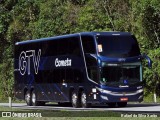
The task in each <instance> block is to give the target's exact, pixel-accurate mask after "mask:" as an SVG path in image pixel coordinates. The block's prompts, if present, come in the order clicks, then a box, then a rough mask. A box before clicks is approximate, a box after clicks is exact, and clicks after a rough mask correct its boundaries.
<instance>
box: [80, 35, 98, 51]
mask: <svg viewBox="0 0 160 120" xmlns="http://www.w3.org/2000/svg"><path fill="white" fill-rule="evenodd" d="M82 45H83V50H84V53H91V54H95V53H96V49H95V42H94V38H93V37H92V36H82Z"/></svg>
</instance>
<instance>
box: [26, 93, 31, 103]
mask: <svg viewBox="0 0 160 120" xmlns="http://www.w3.org/2000/svg"><path fill="white" fill-rule="evenodd" d="M25 100H26V102H27V103H29V101H30V94H29V93H27V94H26V95H25Z"/></svg>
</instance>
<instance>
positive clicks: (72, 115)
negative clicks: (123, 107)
mask: <svg viewBox="0 0 160 120" xmlns="http://www.w3.org/2000/svg"><path fill="white" fill-rule="evenodd" d="M0 111H12V112H13V111H14V112H19V113H23V112H24V113H26V112H41V113H42V116H43V115H45V116H52V117H42V118H32V117H30V118H23V119H25V120H106V119H110V120H159V118H153V117H151V118H149V117H148V118H146V117H140V118H132V117H126V118H125V117H121V113H118V112H108V111H87V112H85V111H53V110H52V111H51V110H50V111H42V110H32V111H30V110H22V109H15V108H8V107H2V106H0ZM0 114H1V112H0ZM129 114H130V113H129ZM0 116H1V115H0ZM81 116H83V117H81ZM0 119H1V117H0ZM3 119H4V120H14V119H16V120H17V119H19V120H20V119H22V118H14V117H11V118H3Z"/></svg>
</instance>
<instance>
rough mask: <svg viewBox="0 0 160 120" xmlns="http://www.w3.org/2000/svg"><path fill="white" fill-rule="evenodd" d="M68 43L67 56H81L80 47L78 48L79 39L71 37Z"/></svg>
mask: <svg viewBox="0 0 160 120" xmlns="http://www.w3.org/2000/svg"><path fill="white" fill-rule="evenodd" d="M68 42H69V46H68V54H70V55H75V56H80V55H81V47H80V41H79V37H71V38H69V40H68Z"/></svg>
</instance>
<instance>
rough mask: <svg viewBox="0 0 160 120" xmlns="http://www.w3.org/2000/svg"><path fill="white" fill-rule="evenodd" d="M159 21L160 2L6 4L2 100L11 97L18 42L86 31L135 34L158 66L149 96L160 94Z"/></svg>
mask: <svg viewBox="0 0 160 120" xmlns="http://www.w3.org/2000/svg"><path fill="white" fill-rule="evenodd" d="M159 20H160V4H159V0H119V1H118V0H1V1H0V80H1V81H0V99H2V98H5V97H7V96H9V95H12V90H13V51H14V44H15V42H17V41H23V40H27V39H36V38H42V37H50V36H55V35H62V34H69V33H75V32H82V31H128V32H131V33H133V34H134V35H135V36H136V37H137V39H138V42H139V46H140V48H141V52H142V53H146V54H148V55H149V56H150V57H151V58H152V61H153V67H152V69H151V70H149V69H148V68H147V67H144V69H143V71H144V76H143V77H144V80H145V81H146V94H148V93H150V92H151V93H153V92H157V93H160V90H159V89H158V87H156V86H158V84H159V83H160V62H159V61H160V23H159Z"/></svg>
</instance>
